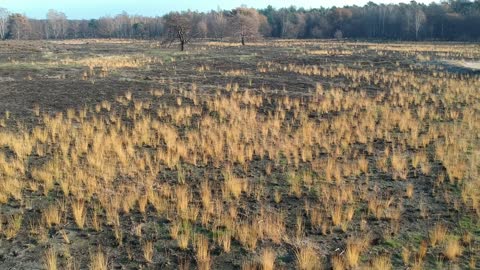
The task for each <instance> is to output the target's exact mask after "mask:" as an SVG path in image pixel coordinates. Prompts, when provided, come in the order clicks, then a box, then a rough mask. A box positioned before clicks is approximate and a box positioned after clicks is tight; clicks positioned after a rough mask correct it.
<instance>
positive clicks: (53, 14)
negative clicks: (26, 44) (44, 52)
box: [47, 9, 68, 39]
mask: <svg viewBox="0 0 480 270" xmlns="http://www.w3.org/2000/svg"><path fill="white" fill-rule="evenodd" d="M47 22H48V28H49V31H47V34H48V33H49V32H50V31H51V33H52V35H53V38H55V39H57V38H59V37H62V38H63V37H65V33H66V32H67V27H68V21H67V16H66V15H65V13H63V12H59V11H56V10H53V9H50V10H49V11H48V13H47ZM47 38H48V37H47Z"/></svg>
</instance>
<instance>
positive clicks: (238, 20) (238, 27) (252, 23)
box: [230, 7, 262, 45]
mask: <svg viewBox="0 0 480 270" xmlns="http://www.w3.org/2000/svg"><path fill="white" fill-rule="evenodd" d="M260 16H262V15H260V14H259V13H258V11H257V10H256V9H253V8H244V7H240V8H236V9H234V10H233V11H232V16H231V18H230V27H231V33H232V34H233V36H237V37H240V40H241V42H242V45H245V42H246V40H247V39H248V40H254V39H256V38H258V37H259V36H260V32H259V28H260V22H261V20H260Z"/></svg>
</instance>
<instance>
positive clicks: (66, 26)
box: [0, 0, 480, 46]
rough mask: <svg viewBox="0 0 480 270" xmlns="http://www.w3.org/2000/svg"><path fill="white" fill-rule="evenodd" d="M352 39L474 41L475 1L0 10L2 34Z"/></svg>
mask: <svg viewBox="0 0 480 270" xmlns="http://www.w3.org/2000/svg"><path fill="white" fill-rule="evenodd" d="M232 37H233V38H237V39H238V41H239V42H242V44H245V42H247V41H250V40H253V39H256V38H259V37H267V38H291V39H297V38H298V39H309V38H351V39H388V40H479V39H480V0H475V1H469V0H452V1H448V2H443V3H431V4H428V5H425V4H420V3H417V2H414V1H412V2H410V3H408V4H403V3H401V4H388V5H385V4H375V3H373V2H369V3H368V4H366V5H364V6H362V7H360V6H345V7H342V8H338V7H332V8H313V9H304V8H296V7H289V8H280V9H276V8H273V7H272V6H268V7H267V8H264V9H252V8H247V7H240V8H236V9H233V10H212V11H210V12H194V11H184V12H171V13H169V14H166V15H164V16H157V17H146V16H139V15H130V14H127V13H126V12H123V13H121V14H118V15H116V16H105V17H101V18H98V19H91V20H73V19H68V18H67V16H66V15H65V14H64V13H62V12H59V11H55V10H50V11H48V13H47V14H46V17H45V19H33V18H28V17H26V16H25V15H23V14H19V13H12V12H9V11H8V10H6V9H4V8H0V39H75V38H138V39H164V40H166V41H173V40H178V41H180V43H181V44H182V46H183V45H185V44H186V43H188V41H190V40H191V39H192V38H210V39H223V38H232Z"/></svg>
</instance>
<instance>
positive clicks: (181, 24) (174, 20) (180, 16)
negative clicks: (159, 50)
mask: <svg viewBox="0 0 480 270" xmlns="http://www.w3.org/2000/svg"><path fill="white" fill-rule="evenodd" d="M165 26H166V28H167V39H166V40H165V42H167V43H170V44H171V43H173V42H174V41H175V40H178V41H179V42H180V50H181V51H184V50H185V45H186V44H187V43H188V42H190V40H191V38H192V37H193V33H192V32H193V31H192V29H193V27H192V14H191V13H190V12H184V13H178V12H172V13H170V14H168V15H167V16H166V18H165Z"/></svg>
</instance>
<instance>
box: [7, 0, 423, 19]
mask: <svg viewBox="0 0 480 270" xmlns="http://www.w3.org/2000/svg"><path fill="white" fill-rule="evenodd" d="M368 1H369V0H359V1H358V0H330V1H328V0H319V1H318V0H317V1H316V0H223V1H219V0H0V7H4V8H7V9H8V10H10V11H11V12H18V13H24V14H26V15H27V16H29V17H33V18H44V17H45V14H46V13H47V11H48V10H49V9H56V10H59V11H62V12H64V13H65V14H66V15H67V16H68V17H69V18H73V19H79V18H87V19H89V18H98V17H101V16H104V15H116V14H119V13H121V12H122V11H126V12H128V13H129V14H139V15H145V16H155V15H163V14H165V13H167V12H169V11H172V10H187V9H190V10H198V11H208V10H212V9H217V7H220V8H222V9H232V8H235V7H238V6H240V5H242V4H244V5H246V6H248V7H255V8H264V7H267V6H268V5H272V6H274V7H277V8H278V7H288V6H291V5H294V6H297V7H305V8H313V7H331V6H344V5H354V4H356V5H364V4H365V3H367V2H368ZM431 1H432V0H429V1H425V0H423V1H422V0H419V1H417V2H427V3H428V2H431ZM373 2H376V3H380V2H381V3H399V2H409V0H403V1H402V0H378V1H373Z"/></svg>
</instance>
